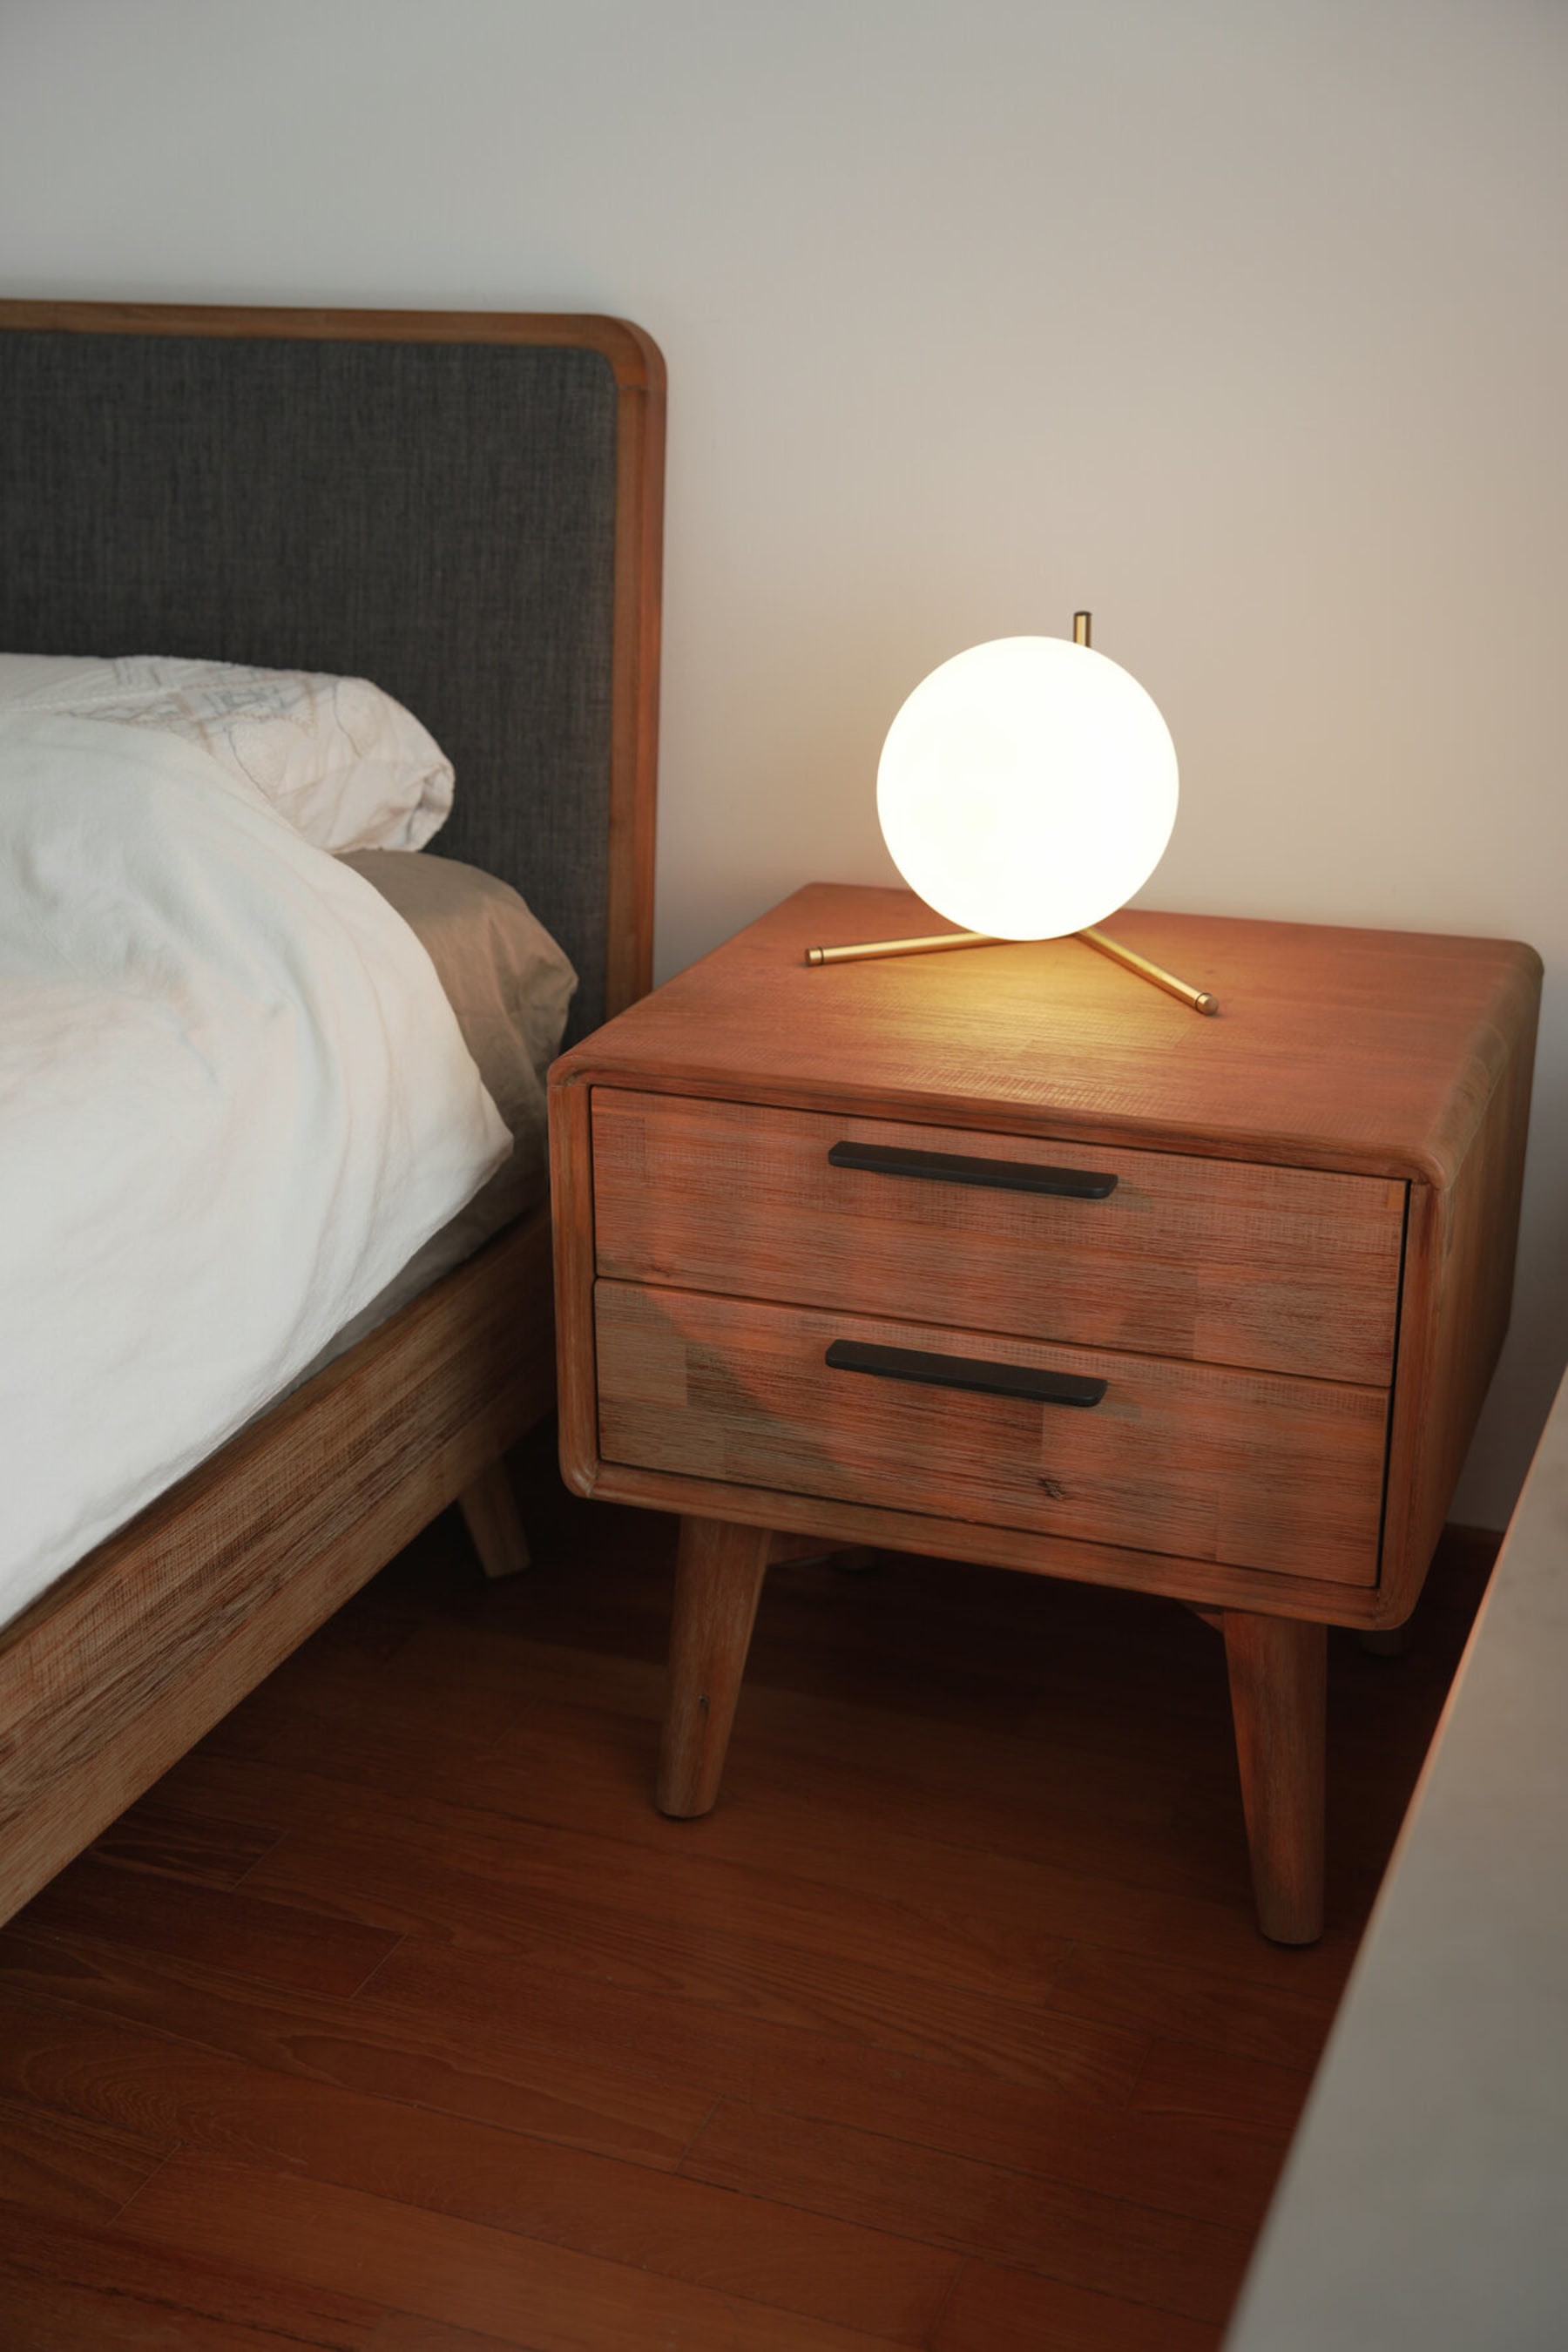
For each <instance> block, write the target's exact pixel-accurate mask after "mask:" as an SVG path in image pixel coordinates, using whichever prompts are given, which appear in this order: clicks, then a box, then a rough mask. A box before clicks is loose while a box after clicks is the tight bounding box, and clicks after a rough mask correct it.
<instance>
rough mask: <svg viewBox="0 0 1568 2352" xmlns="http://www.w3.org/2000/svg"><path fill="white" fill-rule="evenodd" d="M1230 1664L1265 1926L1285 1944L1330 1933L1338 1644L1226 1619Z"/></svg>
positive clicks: (1291, 1624) (1231, 1614) (1255, 1882)
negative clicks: (1329, 1745) (1328, 1792)
mask: <svg viewBox="0 0 1568 2352" xmlns="http://www.w3.org/2000/svg"><path fill="white" fill-rule="evenodd" d="M1224 1632H1225V1655H1226V1666H1227V1667H1228V1669H1229V1672H1230V1706H1231V1713H1232V1715H1233V1716H1234V1717H1235V1719H1236V1755H1237V1763H1238V1764H1239V1766H1240V1768H1241V1801H1242V1806H1243V1808H1244V1810H1245V1811H1246V1814H1247V1847H1248V1850H1249V1852H1250V1853H1251V1856H1252V1887H1253V1893H1254V1895H1255V1896H1256V1898H1257V1903H1258V1926H1259V1927H1261V1928H1262V1930H1263V1932H1264V1934H1265V1935H1266V1936H1268V1937H1269V1938H1270V1939H1271V1940H1272V1941H1273V1942H1274V1943H1277V1944H1312V1943H1316V1941H1317V1939H1318V1937H1320V1936H1321V1934H1322V1932H1323V1685H1324V1670H1325V1667H1326V1664H1327V1660H1328V1635H1327V1631H1326V1629H1325V1628H1324V1627H1323V1626H1321V1625H1307V1624H1302V1623H1300V1622H1298V1621H1297V1620H1296V1619H1294V1618H1290V1617H1255V1616H1252V1615H1250V1614H1248V1613H1247V1612H1244V1611H1242V1610H1237V1609H1227V1610H1226V1612H1225V1626H1224Z"/></svg>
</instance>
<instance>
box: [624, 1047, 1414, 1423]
mask: <svg viewBox="0 0 1568 2352" xmlns="http://www.w3.org/2000/svg"><path fill="white" fill-rule="evenodd" d="M593 1124H594V1134H593V1152H594V1185H595V1257H596V1262H597V1269H598V1272H599V1274H600V1275H601V1276H610V1277H612V1278H614V1279H616V1280H619V1281H623V1282H642V1283H657V1284H664V1285H669V1286H675V1287H676V1288H679V1289H685V1290H704V1291H713V1292H720V1293H723V1294H725V1295H727V1296H730V1297H742V1298H746V1297H750V1298H764V1299H774V1300H777V1301H779V1302H781V1303H783V1304H787V1305H792V1306H800V1307H836V1308H844V1309H847V1310H848V1311H850V1312H853V1313H857V1314H861V1315H881V1316H887V1317H890V1318H895V1319H905V1320H914V1321H919V1322H922V1323H947V1324H958V1325H963V1327H965V1328H969V1329H971V1330H982V1331H999V1332H1014V1333H1017V1334H1020V1335H1022V1336H1024V1337H1026V1338H1029V1339H1058V1340H1066V1341H1071V1342H1075V1343H1076V1344H1077V1345H1079V1346H1080V1347H1100V1348H1119V1349H1138V1350H1140V1351H1141V1352H1142V1353H1143V1354H1145V1355H1158V1356H1171V1357H1180V1358H1184V1359H1190V1360H1197V1361H1200V1362H1205V1363H1211V1364H1234V1365H1239V1366H1247V1367H1251V1368H1254V1369H1258V1370H1271V1371H1280V1372H1289V1373H1295V1374H1298V1375H1302V1376H1308V1377H1310V1378H1313V1379H1320V1380H1338V1381H1360V1382H1362V1383H1363V1384H1370V1385H1372V1386H1376V1387H1384V1388H1386V1387H1387V1385H1388V1382H1389V1380H1390V1378H1391V1375H1392V1370H1393V1360H1394V1316H1395V1310H1396V1308H1397V1306H1398V1298H1399V1265H1400V1255H1401V1250H1402V1246H1403V1242H1404V1227H1405V1186H1404V1185H1402V1184H1396V1183H1390V1182H1386V1181H1377V1180H1375V1179H1372V1178H1368V1177H1357V1176H1330V1175H1324V1174H1322V1173H1320V1172H1318V1171H1313V1170H1302V1169H1286V1168H1270V1167H1253V1166H1248V1165H1247V1164H1245V1163H1242V1162H1238V1161H1235V1160H1195V1159H1190V1158H1184V1157H1183V1156H1182V1155H1180V1154H1177V1153H1158V1152H1150V1151H1132V1150H1127V1149H1125V1148H1119V1149H1117V1150H1110V1149H1109V1148H1108V1147H1106V1146H1104V1145H1099V1146H1096V1145H1089V1144H1079V1143H1068V1142H1066V1141H1063V1140H1062V1139H1059V1138H1058V1139H1053V1140H1052V1141H1051V1142H1050V1143H1049V1144H1047V1143H1040V1142H1033V1141H1029V1140H1021V1139H1018V1138H1016V1137H1011V1136H1001V1135H987V1134H986V1133H985V1132H984V1129H982V1128H980V1127H979V1126H976V1127H974V1128H973V1129H968V1130H967V1131H966V1132H965V1133H964V1134H963V1136H962V1137H959V1136H955V1135H954V1134H953V1133H952V1129H947V1128H931V1127H910V1126H907V1125H903V1124H900V1123H898V1122H895V1121H892V1120H868V1119H859V1118H826V1117H823V1116H822V1115H820V1114H816V1113H809V1112H804V1111H795V1112H790V1111H783V1110H778V1109H773V1108H760V1107H758V1106H756V1105H753V1104H748V1103H729V1102H710V1101H704V1100H700V1099H689V1098H684V1097H676V1096H668V1095H647V1094H628V1093H625V1092H622V1091H620V1090H619V1089H617V1088H616V1087H596V1088H595V1092H594V1111H593ZM839 1142H849V1143H856V1144H869V1145H873V1146H879V1147H882V1148H885V1149H893V1150H903V1151H912V1152H921V1153H944V1154H952V1153H954V1152H961V1153H962V1155H963V1156H964V1157H966V1158H970V1159H991V1160H998V1161H1002V1162H1005V1163H1007V1164H1009V1165H1010V1164H1013V1163H1022V1164H1023V1165H1024V1166H1026V1167H1040V1166H1058V1167H1063V1168H1068V1169H1073V1170H1078V1171H1085V1170H1092V1171H1097V1172H1098V1171H1103V1172H1104V1173H1106V1174H1108V1175H1110V1176H1113V1177H1114V1178H1115V1180H1116V1188H1115V1190H1114V1192H1111V1193H1110V1197H1109V1198H1107V1199H1105V1200H1072V1199H1060V1198H1052V1197H1050V1196H1048V1195H1045V1194H1041V1193H1037V1192H1036V1193H1030V1192H1011V1191H1005V1190H1001V1189H990V1188H986V1187H981V1186H978V1185H973V1184H968V1183H959V1182H931V1181H912V1180H910V1179H909V1178H900V1177H898V1176H890V1175H887V1174H883V1173H879V1172H872V1171H867V1170H863V1169H857V1168H845V1167H835V1166H833V1165H831V1164H830V1162H829V1160H828V1152H829V1150H830V1149H831V1148H832V1146H833V1145H834V1144H835V1143H839Z"/></svg>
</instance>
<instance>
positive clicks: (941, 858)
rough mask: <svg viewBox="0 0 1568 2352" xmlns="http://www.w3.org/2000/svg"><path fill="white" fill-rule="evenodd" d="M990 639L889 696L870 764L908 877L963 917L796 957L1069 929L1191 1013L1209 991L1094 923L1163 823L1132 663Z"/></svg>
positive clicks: (1152, 741)
mask: <svg viewBox="0 0 1568 2352" xmlns="http://www.w3.org/2000/svg"><path fill="white" fill-rule="evenodd" d="M1089 625H1090V616H1089V614H1088V613H1076V614H1074V615H1073V635H1072V641H1071V643H1070V644H1069V643H1068V641H1067V639H1066V638H1063V637H998V638H996V639H994V640H993V642H992V643H990V644H988V645H983V646H972V647H971V648H970V650H969V651H968V652H967V653H962V654H955V655H954V656H953V657H952V660H951V661H945V662H943V663H942V665H941V667H939V668H937V669H934V670H932V672H931V676H930V677H927V678H925V679H923V680H922V681H921V684H920V685H919V686H917V687H916V688H915V690H914V692H913V693H912V694H911V695H910V698H909V699H908V701H907V702H905V704H904V706H903V708H902V709H900V712H899V714H898V716H897V718H896V719H894V721H893V723H892V725H891V727H890V728H889V730H888V740H887V741H886V742H885V743H884V745H883V747H882V757H881V761H880V763H879V768H878V772H877V814H878V816H879V819H880V822H881V826H882V836H883V839H884V840H885V841H886V843H887V845H888V849H889V855H890V856H891V857H892V860H893V863H894V865H895V866H897V867H898V869H899V871H900V874H901V875H902V876H903V877H904V879H905V881H906V882H907V883H908V884H909V885H910V888H911V889H912V890H914V891H915V892H917V893H918V895H919V896H920V897H921V898H923V899H924V900H925V902H926V904H927V905H928V906H930V907H934V908H936V910H937V912H938V914H940V915H945V916H947V918H948V919H949V920H950V921H952V922H954V923H960V924H963V926H964V928H963V929H962V930H958V931H942V932H938V933H935V934H934V935H932V936H929V937H923V938H920V939H910V940H861V941H858V942H857V943H856V944H854V945H851V946H847V947H824V948H811V949H808V950H807V951H806V961H807V962H809V963H818V964H826V963H847V962H852V961H860V960H862V959H864V958H867V957H870V956H889V955H917V954H921V953H925V952H928V951H930V950H936V949H949V948H963V947H994V946H998V945H1000V944H1002V943H1003V942H1004V941H1006V940H1050V939H1062V938H1065V937H1067V936H1068V935H1069V934H1070V935H1071V936H1072V937H1074V938H1077V939H1080V940H1083V941H1084V942H1085V943H1086V944H1087V945H1088V946H1089V947H1092V948H1096V949H1098V950H1100V953H1101V954H1102V955H1108V956H1110V957H1111V958H1112V959H1113V960H1114V961H1116V962H1118V963H1121V964H1123V965H1125V966H1126V967H1127V968H1128V969H1129V970H1130V971H1135V972H1137V973H1139V974H1140V976H1141V977H1142V978H1143V979H1145V980H1150V981H1152V982H1154V983H1155V984H1156V986H1158V987H1161V988H1163V989H1166V990H1168V991H1169V992H1170V993H1171V994H1172V995H1173V996H1178V997H1180V998H1181V999H1182V1001H1183V1002H1184V1003H1186V1004H1189V1005H1191V1006H1192V1008H1193V1010H1194V1012H1197V1013H1217V1012H1218V1010H1219V1007H1218V1005H1217V1003H1215V999H1214V998H1213V997H1212V996H1211V995H1209V994H1208V992H1207V991H1206V990H1205V989H1200V988H1194V987H1193V986H1191V984H1190V983H1189V982H1186V981H1183V980H1178V979H1177V978H1176V976H1175V974H1174V973H1173V972H1168V971H1164V970H1163V967H1161V966H1160V965H1158V964H1154V963H1151V962H1150V961H1149V960H1148V958H1147V957H1145V956H1140V955H1136V954H1134V953H1133V951H1132V950H1131V948H1126V947H1123V946H1122V945H1121V942H1120V941H1119V940H1112V939H1109V938H1108V937H1107V936H1106V934H1105V933H1104V932H1103V931H1101V930H1100V929H1098V928H1097V926H1098V924H1099V922H1100V918H1101V917H1102V916H1104V915H1108V914H1110V911H1111V910H1112V908H1116V907H1120V906H1122V905H1124V904H1125V903H1126V901H1127V900H1128V899H1129V898H1131V896H1132V894H1133V892H1134V891H1135V890H1138V889H1140V888H1142V885H1143V884H1144V883H1145V882H1146V881H1147V880H1148V878H1149V877H1150V875H1151V874H1152V872H1153V871H1154V868H1155V866H1157V865H1158V864H1159V862H1160V859H1161V857H1162V856H1163V855H1164V850H1165V845H1166V843H1167V842H1168V841H1169V840H1170V838H1171V830H1172V827H1173V824H1175V821H1176V793H1177V776H1176V752H1175V746H1174V745H1173V743H1172V741H1171V735H1170V730H1169V729H1168V728H1167V726H1166V725H1165V722H1164V720H1163V719H1162V718H1161V716H1160V713H1159V710H1158V709H1156V707H1155V705H1154V703H1153V701H1152V698H1151V697H1150V696H1149V695H1148V694H1147V693H1146V692H1145V691H1144V689H1143V688H1142V687H1141V686H1140V685H1139V683H1138V681H1137V679H1136V678H1135V677H1130V676H1129V674H1128V673H1127V671H1126V670H1124V669H1122V668H1121V667H1118V665H1117V664H1116V663H1115V662H1113V661H1108V660H1107V659H1106V657H1105V656H1104V655H1103V654H1100V653H1096V652H1094V651H1093V649H1092V648H1091V646H1090V645H1089Z"/></svg>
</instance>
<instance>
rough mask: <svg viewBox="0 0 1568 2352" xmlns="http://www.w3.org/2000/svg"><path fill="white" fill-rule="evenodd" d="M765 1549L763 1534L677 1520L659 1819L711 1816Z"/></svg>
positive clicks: (765, 1561) (768, 1546) (725, 1525)
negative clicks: (678, 1538)
mask: <svg viewBox="0 0 1568 2352" xmlns="http://www.w3.org/2000/svg"><path fill="white" fill-rule="evenodd" d="M770 1549H771V1540H770V1538H769V1536H768V1532H767V1530H766V1528H748V1527H737V1526H733V1525H731V1524H729V1523H727V1522H725V1521H723V1520H715V1519H683V1520H682V1521H681V1524H680V1549H679V1554H678V1556H677V1559H676V1563H675V1602H674V1608H673V1612H672V1614H671V1618H670V1629H669V1702H668V1706H667V1708H666V1710H665V1718H664V1744H663V1748H662V1750H661V1753H660V1757H659V1767H658V1809H659V1811H660V1812H661V1813H670V1814H673V1815H676V1816H678V1817H681V1818H686V1817H689V1816H690V1815H692V1814H696V1813H706V1812H709V1811H711V1810H712V1806H713V1803H714V1801H715V1799H716V1798H717V1796H718V1794H719V1783H720V1780H721V1779H722V1777H723V1772H724V1759H725V1756H726V1755H727V1754H728V1752H729V1747H730V1728H731V1725H732V1723H733V1722H734V1719H735V1702H736V1700H737V1699H738V1698H739V1697H740V1695H741V1678H742V1675H744V1673H745V1671H746V1652H747V1650H748V1649H749V1648H750V1646H751V1641H752V1624H753V1623H754V1622H755V1620H756V1614H757V1602H758V1601H760V1600H761V1598H762V1591H763V1575H764V1574H765V1573H766V1570H767V1565H768V1554H769V1551H770Z"/></svg>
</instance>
